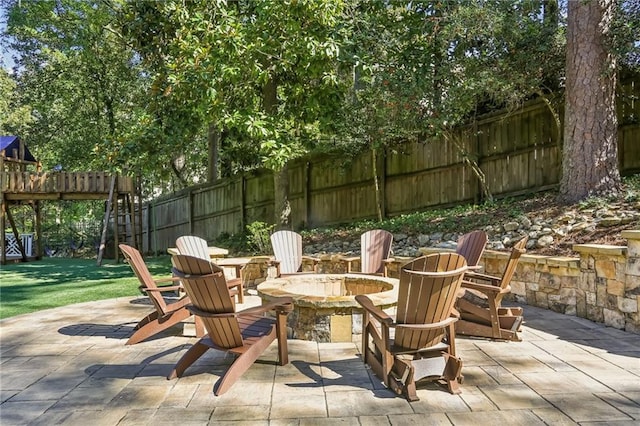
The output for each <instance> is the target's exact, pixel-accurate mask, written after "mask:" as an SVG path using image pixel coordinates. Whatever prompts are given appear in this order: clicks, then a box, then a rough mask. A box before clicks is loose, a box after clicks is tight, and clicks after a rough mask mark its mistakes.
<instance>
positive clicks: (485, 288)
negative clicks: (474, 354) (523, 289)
mask: <svg viewBox="0 0 640 426" xmlns="http://www.w3.org/2000/svg"><path fill="white" fill-rule="evenodd" d="M527 239H528V238H527V237H524V238H522V239H521V240H520V241H518V242H517V243H516V244H515V245H514V246H513V249H512V250H511V256H510V257H509V261H508V262H507V266H506V268H505V270H504V273H503V274H502V277H493V276H490V275H486V274H480V273H477V272H469V273H467V275H466V276H465V280H464V281H463V282H462V287H463V289H464V290H465V293H464V295H463V296H462V297H461V298H460V299H458V303H457V305H456V307H457V310H458V312H459V314H460V321H458V323H457V324H456V332H457V333H458V334H461V335H467V336H479V337H488V338H492V339H500V340H515V341H520V340H521V339H520V337H519V336H518V333H517V332H518V330H519V329H520V325H521V324H522V320H523V316H522V313H523V311H522V308H519V307H513V308H503V307H502V306H501V304H502V298H503V297H504V295H505V294H507V293H509V292H510V291H511V287H510V285H509V284H510V283H511V278H512V277H513V274H514V273H515V271H516V266H517V265H518V261H519V259H520V256H521V255H522V254H523V253H524V252H525V251H526V250H525V246H526V244H527Z"/></svg>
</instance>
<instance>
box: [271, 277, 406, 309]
mask: <svg viewBox="0 0 640 426" xmlns="http://www.w3.org/2000/svg"><path fill="white" fill-rule="evenodd" d="M258 294H259V295H260V297H262V298H263V299H266V300H270V299H271V298H274V297H282V296H289V297H292V298H293V300H294V304H295V305H297V306H306V307H313V308H337V307H339V308H348V307H351V308H360V304H359V303H358V302H356V300H355V296H356V295H358V294H366V295H367V296H368V297H369V298H370V299H371V301H372V302H373V303H374V305H376V306H380V307H382V308H385V307H390V306H394V305H395V304H396V303H397V301H398V280H397V279H396V278H387V277H381V276H375V275H361V274H293V275H287V276H283V277H279V278H272V279H268V280H266V281H264V282H263V283H261V284H259V285H258Z"/></svg>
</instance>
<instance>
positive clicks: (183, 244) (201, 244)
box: [176, 235, 210, 260]
mask: <svg viewBox="0 0 640 426" xmlns="http://www.w3.org/2000/svg"><path fill="white" fill-rule="evenodd" d="M176 248H177V249H178V253H180V254H187V255H189V256H194V257H199V258H200V259H204V260H210V257H209V243H207V240H205V239H204V238H200V237H197V236H195V235H183V236H182V237H178V239H177V240H176Z"/></svg>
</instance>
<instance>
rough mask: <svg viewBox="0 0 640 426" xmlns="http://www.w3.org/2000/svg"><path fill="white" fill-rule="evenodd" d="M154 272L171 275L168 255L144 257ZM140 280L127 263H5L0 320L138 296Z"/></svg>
mask: <svg viewBox="0 0 640 426" xmlns="http://www.w3.org/2000/svg"><path fill="white" fill-rule="evenodd" d="M145 261H146V262H147V265H148V267H149V270H150V271H151V274H152V275H154V276H158V277H160V276H168V275H169V274H170V268H171V262H170V258H169V257H168V256H161V257H156V258H145ZM138 285H139V283H138V279H137V278H136V277H135V275H134V274H133V271H132V270H131V268H130V267H129V265H128V264H126V263H122V262H120V263H117V264H116V263H114V262H113V261H110V260H108V259H107V260H105V262H103V264H102V266H97V265H96V261H95V259H78V258H61V257H52V258H43V259H42V260H39V261H33V262H25V263H12V264H7V265H2V269H1V270H0V319H4V318H8V317H12V316H14V315H20V314H26V313H29V312H35V311H39V310H43V309H49V308H55V307H59V306H65V305H70V304H72V303H81V302H89V301H93V300H102V299H111V298H115V297H125V296H135V295H139V294H140V292H139V290H138Z"/></svg>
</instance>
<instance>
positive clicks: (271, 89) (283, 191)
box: [262, 77, 291, 229]
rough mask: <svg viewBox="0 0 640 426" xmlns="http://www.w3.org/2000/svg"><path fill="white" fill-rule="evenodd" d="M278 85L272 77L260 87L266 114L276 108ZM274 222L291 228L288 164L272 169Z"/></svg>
mask: <svg viewBox="0 0 640 426" xmlns="http://www.w3.org/2000/svg"><path fill="white" fill-rule="evenodd" d="M277 89H278V86H277V83H276V80H275V78H274V77H272V78H270V79H269V81H267V82H266V84H265V85H264V86H263V87H262V102H263V108H264V111H265V112H266V113H267V114H268V115H271V116H273V115H275V114H276V113H277V110H278V90H277ZM273 187H274V191H275V192H274V198H275V199H274V207H275V223H276V227H277V229H291V204H290V203H289V166H288V164H286V163H285V164H284V166H283V167H282V168H281V169H280V170H274V171H273Z"/></svg>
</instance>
